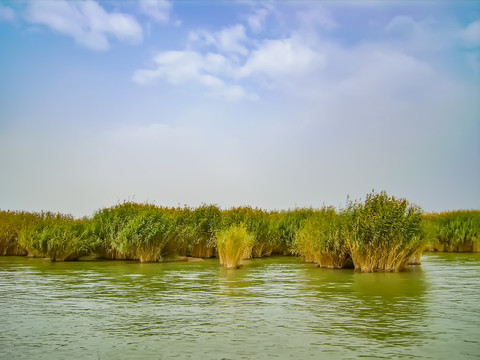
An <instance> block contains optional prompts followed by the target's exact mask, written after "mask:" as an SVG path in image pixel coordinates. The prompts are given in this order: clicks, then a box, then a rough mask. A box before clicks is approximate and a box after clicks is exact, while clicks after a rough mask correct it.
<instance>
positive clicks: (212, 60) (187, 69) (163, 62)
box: [132, 50, 256, 100]
mask: <svg viewBox="0 0 480 360" xmlns="http://www.w3.org/2000/svg"><path fill="white" fill-rule="evenodd" d="M229 66H230V65H229V63H228V61H227V59H226V58H225V57H224V56H222V55H220V54H214V53H207V54H205V55H202V54H201V53H198V52H195V51H189V50H185V51H164V52H161V53H159V54H158V55H157V56H156V57H155V58H154V68H153V69H140V70H137V71H135V72H134V74H133V77H132V80H133V81H134V82H136V83H137V84H141V85H146V84H150V83H154V82H156V81H158V80H160V79H162V80H165V81H167V82H169V83H170V84H173V85H200V86H201V87H203V88H205V89H206V93H207V95H211V96H219V97H224V98H227V99H229V100H240V99H244V98H247V99H248V98H249V99H256V95H254V94H249V93H247V92H246V91H245V90H244V89H243V88H242V87H241V86H239V85H232V84H229V83H228V82H226V81H224V80H222V79H221V78H220V77H219V74H222V73H223V74H226V73H228V72H229V70H228V68H229Z"/></svg>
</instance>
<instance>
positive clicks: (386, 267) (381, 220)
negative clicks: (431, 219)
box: [345, 192, 425, 272]
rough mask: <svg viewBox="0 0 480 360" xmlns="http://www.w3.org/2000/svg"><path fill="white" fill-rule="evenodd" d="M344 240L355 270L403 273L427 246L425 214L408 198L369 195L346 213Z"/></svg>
mask: <svg viewBox="0 0 480 360" xmlns="http://www.w3.org/2000/svg"><path fill="white" fill-rule="evenodd" d="M345 216H346V231H345V240H346V242H347V246H348V248H349V252H350V255H351V257H352V260H353V263H354V265H355V269H358V270H360V271H362V272H373V271H402V270H405V268H406V267H407V265H408V263H409V260H410V259H411V257H412V256H413V255H414V254H415V253H416V252H417V251H418V250H419V249H421V248H422V247H423V246H424V244H425V234H424V230H423V226H422V212H421V210H420V208H418V207H417V206H415V205H410V204H409V203H408V201H407V200H405V199H396V198H395V197H390V196H388V195H387V194H386V193H385V192H381V193H374V192H372V193H370V194H368V195H367V196H366V199H365V201H364V202H359V201H355V202H349V204H348V207H347V209H346V210H345Z"/></svg>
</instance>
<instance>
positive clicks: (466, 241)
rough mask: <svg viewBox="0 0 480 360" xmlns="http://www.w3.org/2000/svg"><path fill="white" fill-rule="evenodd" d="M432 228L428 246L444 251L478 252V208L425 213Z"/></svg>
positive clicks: (479, 216)
mask: <svg viewBox="0 0 480 360" xmlns="http://www.w3.org/2000/svg"><path fill="white" fill-rule="evenodd" d="M425 221H426V222H427V223H428V224H429V226H430V227H431V228H433V230H432V231H431V232H432V236H431V237H430V238H431V239H430V243H429V246H428V248H429V249H430V250H432V251H445V252H480V210H461V211H449V212H442V213H439V214H437V213H433V214H427V215H425Z"/></svg>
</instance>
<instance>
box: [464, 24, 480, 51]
mask: <svg viewBox="0 0 480 360" xmlns="http://www.w3.org/2000/svg"><path fill="white" fill-rule="evenodd" d="M462 35H463V39H464V41H465V43H466V44H467V46H470V47H476V46H480V20H477V21H475V22H472V23H471V24H470V25H468V26H467V28H466V29H465V30H463V34H462Z"/></svg>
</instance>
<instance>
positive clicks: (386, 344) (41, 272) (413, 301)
mask: <svg viewBox="0 0 480 360" xmlns="http://www.w3.org/2000/svg"><path fill="white" fill-rule="evenodd" d="M479 314H480V254H437V253H435V254H426V255H424V257H423V265H422V266H411V267H409V269H408V271H406V272H403V273H397V274H391V273H375V274H362V273H356V272H354V271H352V270H327V269H318V268H315V267H314V266H313V265H311V264H305V263H303V262H302V260H301V259H299V258H294V257H272V258H267V259H259V260H250V261H247V262H246V264H245V266H244V267H243V268H242V269H240V270H226V269H223V268H221V267H219V264H218V260H215V259H212V260H207V261H204V262H198V263H184V262H181V263H162V264H139V263H135V262H127V261H83V262H69V263H50V262H48V261H44V260H41V259H29V258H21V257H0V321H1V326H0V349H1V350H0V358H5V359H65V358H84V359H111V358H117V359H139V358H155V359H175V358H178V359H219V360H220V359H310V358H311V359H313V358H316V359H357V358H360V357H365V358H388V359H390V358H399V359H410V358H415V359H452V358H464V359H478V358H480V320H479Z"/></svg>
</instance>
